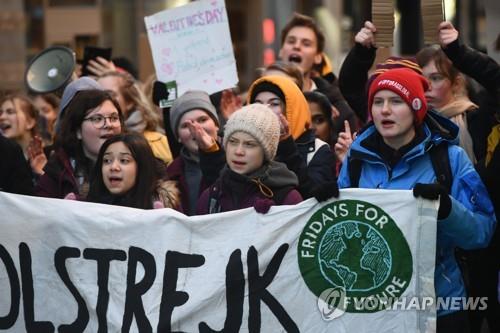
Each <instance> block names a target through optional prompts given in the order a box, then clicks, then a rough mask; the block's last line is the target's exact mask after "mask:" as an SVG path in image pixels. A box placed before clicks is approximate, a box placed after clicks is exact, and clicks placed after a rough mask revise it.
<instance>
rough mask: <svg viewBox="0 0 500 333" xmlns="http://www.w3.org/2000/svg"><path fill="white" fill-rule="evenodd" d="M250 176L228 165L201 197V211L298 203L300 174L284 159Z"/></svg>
mask: <svg viewBox="0 0 500 333" xmlns="http://www.w3.org/2000/svg"><path fill="white" fill-rule="evenodd" d="M261 169H263V170H260V171H258V172H257V173H254V174H252V175H250V176H245V175H240V174H237V173H235V172H233V171H231V170H230V169H229V168H227V167H226V168H225V169H224V171H223V172H222V175H221V177H220V178H219V179H218V180H217V181H216V182H215V184H213V185H212V186H210V187H209V188H208V189H206V190H205V191H204V192H203V193H202V195H201V196H200V198H199V200H198V207H197V214H200V215H202V214H209V213H215V212H227V211H231V210H237V209H243V208H248V207H255V206H256V205H270V206H275V205H295V204H297V203H299V202H301V201H302V196H301V195H300V193H299V192H298V191H297V190H296V189H295V187H296V186H297V184H298V181H297V176H295V174H294V173H293V172H291V171H290V170H288V169H287V168H286V166H285V165H284V164H283V163H279V162H270V163H269V164H268V165H267V166H266V167H263V168H261Z"/></svg>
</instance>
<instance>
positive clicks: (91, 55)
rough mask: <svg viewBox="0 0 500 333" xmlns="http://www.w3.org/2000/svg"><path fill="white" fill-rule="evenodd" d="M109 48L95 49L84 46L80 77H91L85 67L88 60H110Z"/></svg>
mask: <svg viewBox="0 0 500 333" xmlns="http://www.w3.org/2000/svg"><path fill="white" fill-rule="evenodd" d="M111 50H112V49H111V48H110V47H106V48H104V47H96V46H86V47H85V49H84V51H83V62H82V76H87V75H91V74H92V73H90V72H89V70H88V69H87V65H88V64H89V61H90V60H93V59H95V58H97V57H101V58H104V59H106V60H111Z"/></svg>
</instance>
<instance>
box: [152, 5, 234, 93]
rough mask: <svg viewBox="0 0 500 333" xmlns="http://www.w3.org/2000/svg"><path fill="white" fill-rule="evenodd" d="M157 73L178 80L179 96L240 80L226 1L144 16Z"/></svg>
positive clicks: (229, 85)
mask: <svg viewBox="0 0 500 333" xmlns="http://www.w3.org/2000/svg"><path fill="white" fill-rule="evenodd" d="M144 21H145V23H146V30H147V33H148V39H149V43H150V46H151V51H152V54H153V62H154V65H155V69H156V76H157V78H158V80H159V81H161V82H172V81H175V82H176V84H177V89H178V91H177V93H178V95H181V94H183V93H184V92H186V91H188V90H204V91H206V92H208V93H209V94H212V93H214V92H217V91H221V90H224V89H227V88H232V87H234V86H236V84H237V83H238V75H237V71H236V61H235V58H234V53H233V47H232V43H231V35H230V33H229V23H228V16H227V12H226V6H225V3H224V1H223V0H210V1H208V0H207V1H206V0H201V1H194V2H191V3H189V4H187V5H185V6H182V7H176V8H173V9H168V10H165V11H162V12H159V13H156V14H155V15H152V16H147V17H145V18H144Z"/></svg>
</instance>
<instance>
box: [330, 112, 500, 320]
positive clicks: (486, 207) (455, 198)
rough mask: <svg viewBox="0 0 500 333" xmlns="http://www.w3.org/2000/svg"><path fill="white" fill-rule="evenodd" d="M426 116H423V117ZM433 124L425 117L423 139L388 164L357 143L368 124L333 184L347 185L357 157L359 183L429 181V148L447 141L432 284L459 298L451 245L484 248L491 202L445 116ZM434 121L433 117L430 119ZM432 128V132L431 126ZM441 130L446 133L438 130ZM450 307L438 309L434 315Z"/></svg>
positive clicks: (392, 185)
mask: <svg viewBox="0 0 500 333" xmlns="http://www.w3.org/2000/svg"><path fill="white" fill-rule="evenodd" d="M428 117H429V116H428ZM432 118H433V119H435V120H436V121H437V124H439V125H438V127H439V128H441V129H444V130H445V132H443V131H436V130H435V127H434V125H433V126H430V123H428V122H427V121H426V123H424V125H423V127H424V133H425V139H424V140H423V141H422V142H421V143H420V144H418V145H416V146H415V147H413V148H412V149H411V150H410V151H408V152H407V153H406V154H405V155H404V156H403V157H402V158H401V159H400V160H399V162H397V164H396V165H395V166H394V167H393V168H392V170H391V168H390V167H389V166H388V165H387V164H386V163H385V162H384V161H383V160H382V159H381V157H380V156H379V155H378V154H377V153H376V152H374V151H369V150H368V149H366V148H365V147H364V145H363V142H364V141H365V140H370V137H372V135H373V134H374V132H375V131H376V129H375V126H373V125H372V126H370V127H368V128H367V129H366V130H365V131H364V132H362V133H361V134H360V135H359V136H358V138H357V139H356V140H355V141H354V142H353V144H352V146H351V148H350V151H349V153H348V158H346V160H345V161H344V164H343V165H342V169H341V171H340V175H339V178H338V184H339V188H347V187H350V178H349V165H348V164H349V159H350V158H356V159H360V160H362V167H361V168H362V169H361V175H360V179H359V187H360V188H380V189H407V190H408V189H412V188H413V187H414V186H415V184H416V183H424V184H425V183H434V182H436V175H435V174H434V169H433V167H432V162H431V159H430V155H429V153H428V152H429V149H431V147H432V146H433V145H436V144H438V143H440V142H442V141H443V140H445V141H448V142H449V146H448V155H449V160H450V166H451V172H452V177H453V178H452V179H453V183H452V187H451V194H450V196H451V202H452V207H451V212H450V214H449V216H448V217H447V218H445V219H442V220H439V221H438V225H437V244H436V268H435V275H434V284H435V289H436V296H437V297H465V296H466V295H465V288H464V282H463V280H462V275H461V272H460V269H459V267H458V265H457V262H456V260H455V255H454V253H455V248H456V247H460V248H463V249H477V248H482V247H486V246H487V245H488V243H489V241H490V238H491V236H492V234H493V231H494V229H495V223H496V222H495V213H494V210H493V206H492V204H491V201H490V199H489V196H488V192H487V191H486V188H485V186H484V185H483V183H482V181H481V179H480V178H479V175H478V174H477V172H476V171H475V169H474V167H473V165H472V163H471V162H470V160H469V158H468V157H467V155H466V153H465V151H464V150H462V148H460V147H459V146H458V145H457V143H458V128H457V126H456V125H455V124H453V123H452V122H451V121H449V120H448V119H445V118H443V117H441V116H438V115H435V114H433V115H432ZM433 124H436V122H433ZM431 128H432V131H431ZM443 133H447V135H443ZM450 312H453V310H449V309H438V316H440V315H444V314H447V313H450Z"/></svg>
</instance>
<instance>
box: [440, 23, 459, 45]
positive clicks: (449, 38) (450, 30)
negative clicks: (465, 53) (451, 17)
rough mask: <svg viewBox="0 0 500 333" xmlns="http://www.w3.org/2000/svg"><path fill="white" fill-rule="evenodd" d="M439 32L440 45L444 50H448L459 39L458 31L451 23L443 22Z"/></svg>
mask: <svg viewBox="0 0 500 333" xmlns="http://www.w3.org/2000/svg"><path fill="white" fill-rule="evenodd" d="M438 30H439V32H438V39H439V44H440V45H441V47H442V48H446V47H447V46H448V45H450V44H451V43H453V42H454V41H456V40H457V38H458V30H457V29H455V27H454V26H453V24H451V23H450V22H446V21H445V22H441V23H440V24H439V27H438Z"/></svg>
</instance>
